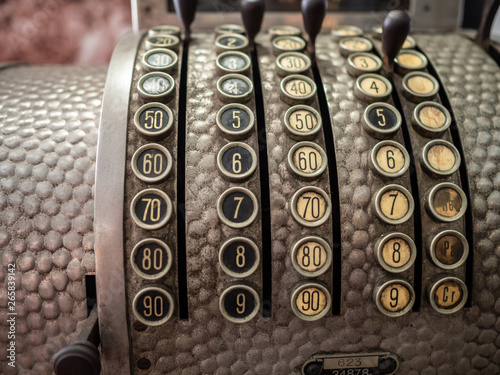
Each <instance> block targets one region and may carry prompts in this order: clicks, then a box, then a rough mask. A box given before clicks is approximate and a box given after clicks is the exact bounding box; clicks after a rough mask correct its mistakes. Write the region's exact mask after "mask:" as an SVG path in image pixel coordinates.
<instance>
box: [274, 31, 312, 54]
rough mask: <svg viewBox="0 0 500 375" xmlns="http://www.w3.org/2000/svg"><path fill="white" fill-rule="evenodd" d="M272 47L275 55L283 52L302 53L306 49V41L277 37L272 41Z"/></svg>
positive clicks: (296, 37) (298, 38) (296, 38)
mask: <svg viewBox="0 0 500 375" xmlns="http://www.w3.org/2000/svg"><path fill="white" fill-rule="evenodd" d="M272 47H273V53H274V54H275V55H280V54H282V53H283V52H302V51H303V50H304V49H305V48H306V41H305V40H304V39H302V38H300V37H298V36H279V37H277V38H274V39H273V42H272Z"/></svg>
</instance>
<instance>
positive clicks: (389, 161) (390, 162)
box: [385, 150, 396, 169]
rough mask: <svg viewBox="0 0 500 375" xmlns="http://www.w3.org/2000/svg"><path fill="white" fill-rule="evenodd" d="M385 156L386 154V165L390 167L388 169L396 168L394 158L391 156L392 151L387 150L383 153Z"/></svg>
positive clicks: (392, 154)
mask: <svg viewBox="0 0 500 375" xmlns="http://www.w3.org/2000/svg"><path fill="white" fill-rule="evenodd" d="M385 154H386V156H387V166H388V167H389V168H390V169H394V168H396V159H394V158H393V156H394V151H392V150H387V152H386V153H385Z"/></svg>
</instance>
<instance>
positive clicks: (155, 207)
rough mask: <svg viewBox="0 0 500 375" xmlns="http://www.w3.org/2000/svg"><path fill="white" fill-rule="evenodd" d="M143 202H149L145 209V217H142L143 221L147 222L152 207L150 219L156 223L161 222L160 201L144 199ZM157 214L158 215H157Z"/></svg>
mask: <svg viewBox="0 0 500 375" xmlns="http://www.w3.org/2000/svg"><path fill="white" fill-rule="evenodd" d="M142 201H144V202H147V203H146V208H145V209H144V215H142V221H146V217H147V216H148V210H149V208H150V207H151V211H150V213H149V218H150V219H151V221H153V222H155V221H158V220H160V215H161V212H160V211H161V202H160V200H159V199H157V198H155V199H151V198H142ZM155 213H156V215H155Z"/></svg>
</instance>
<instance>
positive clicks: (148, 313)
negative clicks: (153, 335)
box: [144, 296, 153, 317]
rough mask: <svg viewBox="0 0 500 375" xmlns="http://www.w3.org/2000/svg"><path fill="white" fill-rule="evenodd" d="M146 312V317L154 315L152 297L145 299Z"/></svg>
mask: <svg viewBox="0 0 500 375" xmlns="http://www.w3.org/2000/svg"><path fill="white" fill-rule="evenodd" d="M144 310H145V311H144V315H145V316H147V317H149V316H151V315H153V299H152V298H151V297H150V296H146V297H144ZM148 310H149V311H148Z"/></svg>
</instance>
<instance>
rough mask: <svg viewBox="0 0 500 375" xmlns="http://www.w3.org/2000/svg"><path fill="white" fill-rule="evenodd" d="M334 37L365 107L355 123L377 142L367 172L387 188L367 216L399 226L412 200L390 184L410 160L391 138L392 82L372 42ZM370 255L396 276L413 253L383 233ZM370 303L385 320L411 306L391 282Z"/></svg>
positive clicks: (400, 284)
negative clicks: (358, 120)
mask: <svg viewBox="0 0 500 375" xmlns="http://www.w3.org/2000/svg"><path fill="white" fill-rule="evenodd" d="M344 27H346V26H344ZM346 30H349V28H347V29H346ZM334 38H337V39H338V43H339V47H340V50H341V52H342V55H343V56H345V57H346V58H347V64H346V67H347V72H348V73H349V74H350V75H352V76H354V77H357V78H356V83H355V87H354V94H355V96H356V97H357V98H358V99H360V100H361V101H363V102H365V103H367V104H368V106H367V107H366V109H365V111H364V115H363V119H362V123H361V124H362V127H363V130H364V131H365V132H366V133H367V134H368V135H370V136H371V137H373V138H377V139H380V140H381V141H380V142H378V143H377V144H376V145H375V146H374V147H373V149H372V151H371V153H370V159H369V161H370V167H371V169H372V171H373V172H374V174H375V175H376V176H378V177H379V178H380V179H381V180H383V181H387V182H389V183H388V184H386V185H385V186H384V187H383V188H381V189H379V190H378V191H377V192H376V193H375V195H374V197H373V200H372V211H373V212H374V214H375V216H377V218H378V219H379V220H380V221H381V222H382V223H384V224H388V225H399V224H403V223H405V222H407V221H408V220H410V219H411V217H412V216H413V211H414V201H413V197H412V195H411V193H410V192H409V191H408V190H407V189H406V188H405V187H404V186H401V185H399V184H397V183H394V180H395V179H397V178H400V177H402V176H404V175H405V174H406V173H407V172H408V169H409V166H410V155H409V153H408V151H407V150H406V148H405V147H404V146H403V145H402V144H400V143H399V142H396V141H394V140H392V139H391V138H393V137H394V136H395V135H396V134H397V133H398V131H399V130H400V128H401V125H402V116H401V114H400V113H399V111H398V110H397V109H396V108H395V107H394V106H393V105H391V104H389V103H386V101H387V100H389V98H390V97H391V94H392V90H393V87H392V83H391V82H390V81H389V80H388V79H387V78H386V77H384V76H382V75H381V74H379V72H380V70H381V68H382V60H381V59H380V58H379V57H378V56H377V55H376V54H375V53H373V52H372V50H373V44H372V42H371V41H370V40H369V39H368V38H365V37H363V35H362V33H360V34H357V35H356V36H348V37H344V38H338V37H334ZM403 60H404V58H403ZM375 255H376V259H377V261H378V263H379V265H380V266H381V267H382V268H383V269H384V270H385V271H387V272H390V273H392V274H400V273H403V272H405V271H408V270H410V269H411V267H412V266H413V264H414V262H415V258H416V255H417V248H416V246H415V243H414V241H413V239H412V238H411V237H410V236H409V235H408V234H406V233H402V232H399V231H397V232H387V233H385V234H383V235H382V236H381V237H380V238H379V239H378V240H377V242H376V243H375ZM373 298H374V300H375V303H376V306H377V308H378V309H379V311H380V312H382V313H383V314H385V315H387V316H390V317H396V316H401V315H404V314H406V313H407V312H408V311H410V310H411V307H412V306H413V303H414V301H415V296H414V291H413V287H412V285H411V284H410V283H409V282H407V281H406V280H404V279H397V278H393V277H391V278H388V279H384V280H383V281H380V282H379V284H378V285H377V287H376V288H375V289H374V295H373Z"/></svg>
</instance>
